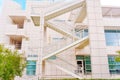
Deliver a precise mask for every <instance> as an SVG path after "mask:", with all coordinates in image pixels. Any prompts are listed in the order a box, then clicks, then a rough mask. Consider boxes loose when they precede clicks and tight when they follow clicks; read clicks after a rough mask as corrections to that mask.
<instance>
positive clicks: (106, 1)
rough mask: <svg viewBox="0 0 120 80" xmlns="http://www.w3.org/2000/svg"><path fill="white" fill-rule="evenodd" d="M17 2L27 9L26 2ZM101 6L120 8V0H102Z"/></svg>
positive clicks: (0, 5)
mask: <svg viewBox="0 0 120 80" xmlns="http://www.w3.org/2000/svg"><path fill="white" fill-rule="evenodd" d="M13 1H16V2H17V3H19V4H20V5H22V6H21V7H22V9H23V10H24V9H25V3H26V0H13ZM2 2H3V0H0V12H1V8H2ZM101 4H102V5H106V6H111V5H112V6H119V7H120V0H101Z"/></svg>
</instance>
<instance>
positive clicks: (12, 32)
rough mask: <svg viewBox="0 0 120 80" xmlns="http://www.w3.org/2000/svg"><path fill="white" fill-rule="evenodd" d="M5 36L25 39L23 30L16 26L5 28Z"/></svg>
mask: <svg viewBox="0 0 120 80" xmlns="http://www.w3.org/2000/svg"><path fill="white" fill-rule="evenodd" d="M5 34H6V35H20V36H23V37H25V36H26V34H25V30H24V29H21V28H20V29H19V28H18V27H17V25H8V26H6V32H5Z"/></svg>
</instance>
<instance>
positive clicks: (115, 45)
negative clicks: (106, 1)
mask: <svg viewBox="0 0 120 80" xmlns="http://www.w3.org/2000/svg"><path fill="white" fill-rule="evenodd" d="M5 2H6V3H5V4H4V7H3V11H2V13H1V20H0V26H1V29H0V43H1V44H4V45H5V46H6V47H7V48H10V49H17V50H18V51H19V53H21V54H24V56H25V57H26V60H27V63H28V64H27V66H26V69H25V71H24V72H23V76H22V77H16V78H15V79H16V80H38V79H56V80H57V79H60V78H78V79H83V78H86V79H87V78H88V79H91V78H95V79H97V78H98V79H99V78H100V79H101V78H103V79H115V78H119V76H120V62H116V61H115V56H117V55H118V54H117V53H116V51H118V50H120V8H119V7H112V6H101V4H100V0H26V9H25V10H22V9H21V7H20V5H18V4H17V3H15V2H14V1H12V0H6V1H5Z"/></svg>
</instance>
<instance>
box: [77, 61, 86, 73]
mask: <svg viewBox="0 0 120 80" xmlns="http://www.w3.org/2000/svg"><path fill="white" fill-rule="evenodd" d="M77 73H79V74H84V66H83V60H78V61H77Z"/></svg>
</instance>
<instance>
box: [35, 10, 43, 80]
mask: <svg viewBox="0 0 120 80" xmlns="http://www.w3.org/2000/svg"><path fill="white" fill-rule="evenodd" d="M43 10H44V9H41V13H40V27H39V31H40V32H39V34H40V36H39V37H40V40H39V41H38V45H40V48H39V52H38V59H37V69H36V74H37V75H38V77H39V79H41V78H42V56H43V44H44V11H43Z"/></svg>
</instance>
